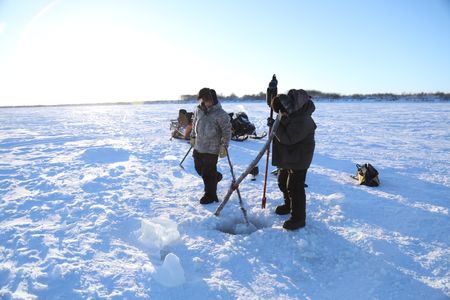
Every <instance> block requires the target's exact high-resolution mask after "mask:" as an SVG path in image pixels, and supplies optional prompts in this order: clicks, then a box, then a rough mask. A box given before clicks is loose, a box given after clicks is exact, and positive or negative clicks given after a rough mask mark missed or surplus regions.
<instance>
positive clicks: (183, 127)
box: [170, 109, 194, 140]
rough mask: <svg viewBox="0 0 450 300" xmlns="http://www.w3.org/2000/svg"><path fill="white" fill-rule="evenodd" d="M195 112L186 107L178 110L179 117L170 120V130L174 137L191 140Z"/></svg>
mask: <svg viewBox="0 0 450 300" xmlns="http://www.w3.org/2000/svg"><path fill="white" fill-rule="evenodd" d="M193 116H194V113H193V112H187V111H186V110H185V109H180V110H179V111H178V118H177V119H176V120H170V132H171V135H172V138H176V139H183V140H189V138H190V135H191V130H192V118H193Z"/></svg>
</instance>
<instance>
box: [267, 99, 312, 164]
mask: <svg viewBox="0 0 450 300" xmlns="http://www.w3.org/2000/svg"><path fill="white" fill-rule="evenodd" d="M279 97H280V102H281V104H282V105H283V107H284V108H285V109H286V111H287V112H288V116H287V117H282V118H281V121H280V125H279V127H278V129H277V131H276V133H275V138H274V139H273V152H272V165H274V166H277V167H279V168H282V169H291V170H306V169H308V168H309V166H310V165H311V161H312V158H313V154H314V148H315V140H314V133H315V129H316V128H317V126H316V123H315V122H314V120H313V119H312V117H311V115H312V113H313V112H314V110H315V105H314V102H312V101H311V100H310V97H309V96H308V94H307V93H306V92H305V91H304V90H290V91H289V93H288V95H283V94H282V95H279Z"/></svg>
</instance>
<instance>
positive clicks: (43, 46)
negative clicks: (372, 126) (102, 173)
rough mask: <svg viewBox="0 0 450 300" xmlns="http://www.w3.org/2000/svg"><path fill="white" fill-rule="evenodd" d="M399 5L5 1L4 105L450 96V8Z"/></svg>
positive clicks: (1, 38)
mask: <svg viewBox="0 0 450 300" xmlns="http://www.w3.org/2000/svg"><path fill="white" fill-rule="evenodd" d="M400 2H401V3H402V4H401V5H400V4H399V3H395V4H390V3H391V2H386V1H381V2H376V3H375V2H373V1H369V2H367V3H365V4H361V2H358V1H346V2H344V3H342V4H339V5H338V4H336V3H334V2H333V1H317V2H314V3H315V4H312V3H310V2H308V1H286V2H283V3H273V2H269V1H253V0H249V1H246V2H244V3H241V2H239V1H227V2H224V3H216V2H210V1H196V2H193V3H185V2H183V1H169V2H165V1H127V2H124V1H117V0H110V1H101V0H100V1H95V2H92V1H86V0H80V1H66V0H56V1H45V0H39V1H33V2H32V3H30V2H29V3H27V4H26V5H25V4H24V3H22V2H17V1H2V2H0V46H1V47H0V81H1V83H2V87H1V89H0V106H1V105H7V106H8V105H36V104H64V103H88V102H117V101H151V100H164V99H172V100H176V99H179V98H180V95H183V94H195V93H196V92H197V91H198V90H199V89H200V88H202V87H205V86H209V87H213V88H215V89H216V90H217V91H218V92H219V93H222V94H224V95H229V94H231V93H235V94H237V95H243V94H256V93H259V92H261V91H265V89H266V87H267V84H268V82H269V81H270V78H271V76H272V74H274V73H276V74H277V75H278V77H279V80H280V89H281V90H280V91H281V92H282V91H284V90H288V89H290V88H305V89H317V90H322V91H324V92H337V93H343V94H352V93H373V92H394V93H401V92H422V91H424V92H436V91H443V92H450V79H449V78H450V74H449V70H450V60H449V58H448V53H450V38H449V35H448V34H447V32H446V30H444V29H445V28H450V27H449V25H450V22H449V19H450V14H449V13H448V11H446V9H449V6H448V5H443V2H442V1H438V0H432V1H429V2H427V4H426V5H425V4H422V2H420V1H419V2H418V1H415V0H412V1H400ZM429 74H434V75H435V76H434V80H430V78H429V77H430V76H429Z"/></svg>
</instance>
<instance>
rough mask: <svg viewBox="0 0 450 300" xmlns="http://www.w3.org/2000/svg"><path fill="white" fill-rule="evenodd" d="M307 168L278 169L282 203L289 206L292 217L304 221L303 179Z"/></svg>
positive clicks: (304, 198) (304, 196)
mask: <svg viewBox="0 0 450 300" xmlns="http://www.w3.org/2000/svg"><path fill="white" fill-rule="evenodd" d="M306 171H307V170H286V169H279V170H278V187H279V188H280V190H281V192H283V196H284V204H285V205H286V206H287V207H290V208H291V212H292V218H293V219H295V220H300V221H306V194H305V179H306Z"/></svg>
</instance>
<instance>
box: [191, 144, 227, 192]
mask: <svg viewBox="0 0 450 300" xmlns="http://www.w3.org/2000/svg"><path fill="white" fill-rule="evenodd" d="M193 156H194V165H195V170H196V171H197V173H198V175H200V176H202V179H203V184H204V185H205V196H206V197H207V198H208V199H212V200H216V199H217V182H218V181H220V180H221V179H222V174H220V173H219V172H217V160H218V158H219V156H218V155H216V154H210V153H200V152H198V151H197V150H194V154H193Z"/></svg>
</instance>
